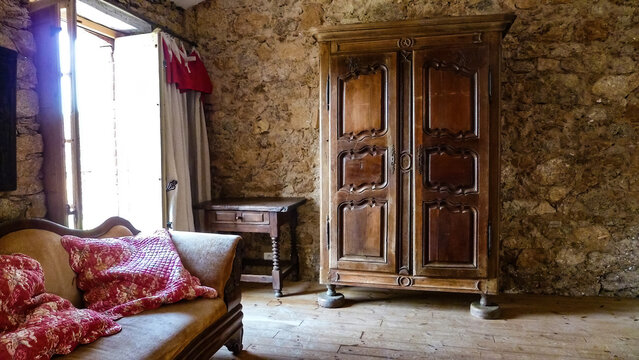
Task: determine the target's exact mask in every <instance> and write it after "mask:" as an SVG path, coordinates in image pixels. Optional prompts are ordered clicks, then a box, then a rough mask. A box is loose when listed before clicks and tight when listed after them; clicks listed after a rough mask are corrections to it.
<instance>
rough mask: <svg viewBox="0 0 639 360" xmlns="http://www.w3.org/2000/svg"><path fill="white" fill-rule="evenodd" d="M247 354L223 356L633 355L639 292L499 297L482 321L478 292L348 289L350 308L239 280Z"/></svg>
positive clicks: (310, 289)
mask: <svg viewBox="0 0 639 360" xmlns="http://www.w3.org/2000/svg"><path fill="white" fill-rule="evenodd" d="M242 286H243V290H242V291H243V299H242V304H243V305H244V310H243V311H244V315H245V316H244V327H245V332H244V349H245V350H244V351H243V352H242V353H241V354H240V355H239V356H238V357H234V356H233V355H232V354H231V353H230V352H228V351H227V350H226V349H225V348H223V349H221V350H220V351H219V352H218V353H217V354H215V357H214V358H219V359H233V358H236V359H255V360H257V359H346V360H348V359H358V360H359V359H380V358H381V359H424V358H429V359H430V358H433V359H566V358H578V359H609V358H620V359H635V358H639V299H617V298H606V297H583V298H570V297H559V296H539V295H534V296H529V295H501V296H498V297H495V298H494V299H495V300H496V302H498V303H499V304H500V306H501V307H502V311H503V314H504V316H503V318H502V319H499V320H493V321H490V320H479V319H475V318H473V317H471V316H470V314H469V311H468V307H469V304H470V302H471V301H475V300H476V299H477V296H476V295H468V294H446V293H430V292H415V291H391V290H380V289H363V288H342V289H340V292H343V293H344V294H345V296H346V299H347V302H346V306H345V307H343V308H340V309H324V308H321V307H319V306H318V304H317V295H318V293H320V292H321V291H324V288H323V287H321V286H319V285H318V284H313V283H306V282H297V283H293V282H290V283H289V282H287V283H286V284H285V286H284V289H285V292H284V293H285V295H286V296H284V297H282V298H278V299H276V298H273V292H272V289H271V288H270V286H269V285H268V284H244V283H243V284H242Z"/></svg>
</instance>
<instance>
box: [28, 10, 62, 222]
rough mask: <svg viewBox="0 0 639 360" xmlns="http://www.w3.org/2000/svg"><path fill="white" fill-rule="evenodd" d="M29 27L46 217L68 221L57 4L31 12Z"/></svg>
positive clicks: (57, 220)
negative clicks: (36, 92)
mask: <svg viewBox="0 0 639 360" xmlns="http://www.w3.org/2000/svg"><path fill="white" fill-rule="evenodd" d="M30 15H31V31H32V32H33V38H34V40H35V43H36V47H37V49H38V51H37V52H36V55H35V57H34V63H35V66H36V69H37V73H38V85H37V90H38V101H39V104H40V110H39V113H38V123H39V124H40V133H41V134H42V142H43V145H44V146H43V154H44V162H43V165H42V173H43V174H44V179H43V184H44V192H45V195H46V204H47V218H48V219H49V220H52V221H54V222H56V223H59V224H62V225H67V224H68V213H67V207H66V206H67V193H66V183H65V180H66V174H65V170H64V164H65V162H64V123H63V117H62V107H61V106H62V100H61V87H60V77H61V71H60V60H59V59H60V54H59V51H60V50H59V46H58V33H59V31H60V7H59V5H58V4H57V3H56V4H52V5H51V6H49V7H46V8H42V9H40V10H37V11H33V12H31V14H30Z"/></svg>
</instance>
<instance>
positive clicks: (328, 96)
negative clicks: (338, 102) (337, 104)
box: [326, 75, 331, 110]
mask: <svg viewBox="0 0 639 360" xmlns="http://www.w3.org/2000/svg"><path fill="white" fill-rule="evenodd" d="M330 109H331V76H330V75H326V110H330Z"/></svg>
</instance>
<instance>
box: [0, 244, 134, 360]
mask: <svg viewBox="0 0 639 360" xmlns="http://www.w3.org/2000/svg"><path fill="white" fill-rule="evenodd" d="M0 263H1V264H2V267H1V268H0V303H1V305H0V310H1V311H0V314H2V315H0V318H4V319H5V320H6V319H8V320H9V321H8V322H6V321H5V322H4V323H5V325H8V326H2V329H1V330H7V331H2V332H0V359H48V358H50V357H51V356H52V355H53V354H68V353H70V352H71V351H72V350H73V349H74V348H75V347H76V346H77V345H78V344H79V343H83V344H87V343H90V342H92V341H95V339H97V338H99V337H101V336H105V335H111V334H114V333H116V332H118V331H120V330H121V328H120V326H119V325H118V324H117V323H115V322H114V321H113V320H111V319H109V318H108V317H106V316H104V315H102V314H100V313H97V312H95V311H92V310H88V309H81V310H79V309H76V308H75V307H73V305H71V302H69V300H66V299H63V298H61V297H60V296H58V295H55V294H50V293H45V292H44V274H43V272H42V267H41V266H40V264H39V263H38V262H37V261H36V260H34V259H32V258H30V257H28V256H25V255H22V254H14V255H0ZM5 305H9V306H8V307H7V306H5Z"/></svg>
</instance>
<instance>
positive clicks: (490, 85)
mask: <svg viewBox="0 0 639 360" xmlns="http://www.w3.org/2000/svg"><path fill="white" fill-rule="evenodd" d="M488 98H489V99H490V100H492V99H493V71H492V69H490V68H488Z"/></svg>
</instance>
